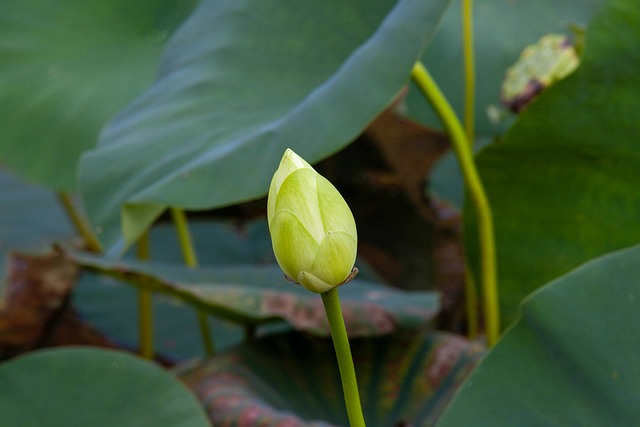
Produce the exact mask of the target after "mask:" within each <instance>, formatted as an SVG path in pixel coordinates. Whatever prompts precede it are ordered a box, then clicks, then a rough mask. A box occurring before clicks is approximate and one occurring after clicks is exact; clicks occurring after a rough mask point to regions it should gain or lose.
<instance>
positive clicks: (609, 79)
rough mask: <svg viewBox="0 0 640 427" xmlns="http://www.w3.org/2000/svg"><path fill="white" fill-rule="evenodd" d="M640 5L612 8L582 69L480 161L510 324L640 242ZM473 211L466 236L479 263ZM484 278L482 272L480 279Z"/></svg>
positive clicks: (590, 42) (532, 107)
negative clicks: (569, 277)
mask: <svg viewBox="0 0 640 427" xmlns="http://www.w3.org/2000/svg"><path fill="white" fill-rule="evenodd" d="M638 22H640V4H639V3H638V2H637V1H634V0H613V1H610V2H609V3H607V6H606V7H605V8H604V9H603V10H602V12H601V13H600V14H599V15H598V16H596V17H595V18H594V20H593V22H592V24H591V26H590V27H589V31H588V32H587V42H586V50H585V54H584V58H583V61H582V64H581V65H580V67H579V68H578V69H577V70H576V71H575V72H574V74H572V75H571V76H569V77H568V78H567V79H565V80H563V81H561V82H559V83H557V84H556V85H554V86H553V87H551V88H549V89H548V90H547V91H545V92H544V93H542V94H541V95H540V96H539V97H538V98H536V100H534V101H533V102H532V103H531V104H529V106H528V107H527V108H526V110H525V111H524V112H523V113H522V114H521V115H520V116H519V118H518V120H517V121H516V123H515V124H514V126H513V127H512V128H511V129H510V131H509V132H508V133H507V135H506V136H505V139H504V141H502V142H500V143H497V144H494V145H491V146H490V147H488V148H486V149H485V150H483V151H482V152H481V153H480V155H479V156H478V167H479V170H480V174H481V175H482V177H483V180H484V183H485V186H486V189H487V192H488V196H489V200H490V202H491V204H492V208H493V213H494V217H495V229H496V239H497V242H496V244H497V251H498V264H499V265H498V273H499V285H500V298H501V307H502V310H503V314H504V315H503V323H504V325H505V326H506V325H508V324H509V323H511V322H512V321H513V320H514V318H515V317H516V314H517V309H518V306H519V304H520V302H521V301H522V299H523V298H524V297H525V296H526V295H528V294H529V293H531V292H532V291H533V290H535V289H536V288H538V287H539V286H541V285H542V284H544V283H546V282H548V281H550V280H552V279H554V278H556V277H558V276H559V275H561V274H563V273H566V272H567V271H569V270H570V269H572V268H575V267H576V266H577V265H579V264H581V263H583V262H585V261H587V260H589V259H592V258H594V257H596V256H598V255H602V254H604V253H607V252H610V251H613V250H616V249H620V248H622V247H626V246H629V245H632V244H635V243H637V242H640V222H639V221H638V213H639V212H640V193H638V189H637V183H638V182H640V145H638V135H640V101H639V98H638V88H640V73H638V70H639V69H640V49H638V48H637V41H638V40H640V25H637V24H638ZM472 211H473V209H471V208H470V207H468V206H467V207H465V218H466V223H465V231H467V233H466V234H467V237H468V238H470V239H469V242H468V243H469V244H468V245H467V248H468V251H469V252H470V254H471V259H472V262H473V261H474V260H475V261H476V262H477V258H478V253H477V249H478V246H477V244H476V243H475V241H473V240H474V239H473V238H474V236H475V235H476V234H477V230H476V223H475V221H474V218H473V217H472V214H473V212H472ZM476 271H477V270H476Z"/></svg>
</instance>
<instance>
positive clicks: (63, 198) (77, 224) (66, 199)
mask: <svg viewBox="0 0 640 427" xmlns="http://www.w3.org/2000/svg"><path fill="white" fill-rule="evenodd" d="M58 200H59V201H60V204H61V205H62V207H63V208H64V210H65V212H66V213H67V216H68V217H69V219H70V220H71V223H72V224H73V226H74V228H75V229H76V231H77V232H78V233H79V234H80V235H81V236H82V238H83V239H84V241H85V244H86V245H87V249H88V250H89V251H91V252H96V253H100V252H102V246H101V245H100V242H99V241H98V239H97V238H96V236H95V235H94V234H93V232H92V231H91V227H89V224H87V222H86V220H85V219H84V217H83V216H82V215H80V212H78V210H77V209H76V206H75V204H74V203H73V200H72V199H71V196H70V195H69V194H68V193H58Z"/></svg>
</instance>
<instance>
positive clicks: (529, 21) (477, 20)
mask: <svg viewBox="0 0 640 427" xmlns="http://www.w3.org/2000/svg"><path fill="white" fill-rule="evenodd" d="M603 3H604V0H563V1H555V0H538V1H533V2H532V1H512V0H494V1H479V2H474V30H475V34H474V42H475V43H474V44H475V63H476V108H475V116H476V124H477V128H476V132H477V133H478V134H479V135H485V136H487V135H495V134H496V133H502V131H503V130H504V128H505V125H506V124H508V122H501V123H497V124H496V123H491V122H490V121H489V119H488V116H487V107H488V106H490V105H493V106H497V107H500V106H501V102H500V86H501V84H502V80H503V78H504V74H505V71H506V70H507V68H508V67H510V66H511V65H513V63H514V62H515V61H516V60H517V59H518V57H519V56H520V53H521V52H522V50H523V49H524V48H525V47H526V46H527V45H529V44H531V43H535V42H536V41H537V40H538V39H539V38H540V37H542V36H543V35H545V34H548V33H554V32H555V33H558V32H559V33H563V34H567V35H570V34H571V27H572V26H574V25H575V26H580V27H586V25H587V24H588V23H589V21H590V20H591V18H592V17H593V15H594V14H595V13H596V11H597V10H598V9H599V8H600V7H601V6H602V4H603ZM461 5H462V1H454V2H452V4H451V7H450V8H449V9H448V10H447V12H446V13H445V14H444V16H443V18H442V25H441V26H440V28H439V30H438V32H437V33H436V35H435V36H434V38H433V41H432V43H431V44H430V45H429V49H428V50H427V51H426V52H425V54H424V55H423V57H422V61H423V62H424V63H425V64H426V66H427V67H428V68H429V72H430V73H431V74H432V75H433V77H434V79H435V80H436V82H438V85H439V86H440V88H441V89H442V91H443V93H444V94H445V95H446V96H447V99H448V100H449V102H450V103H451V104H452V106H453V107H454V109H455V110H456V112H457V113H458V116H459V117H462V116H463V114H462V106H463V98H464V85H462V84H461V82H463V81H464V76H463V71H464V68H463V67H464V65H463V58H462V40H461V34H462V29H461V25H462V24H461V14H462V11H461ZM407 105H408V111H409V114H410V115H411V117H414V118H416V119H418V120H420V121H421V122H423V123H426V124H428V125H429V126H432V127H435V128H437V129H440V128H442V125H441V123H440V120H439V119H438V118H437V117H436V116H435V114H434V113H433V111H432V110H431V109H430V107H429V105H428V104H427V103H426V102H425V101H424V97H423V96H422V95H421V94H420V92H419V91H418V90H417V89H416V88H415V87H414V86H413V85H412V86H411V90H410V92H409V95H408V97H407Z"/></svg>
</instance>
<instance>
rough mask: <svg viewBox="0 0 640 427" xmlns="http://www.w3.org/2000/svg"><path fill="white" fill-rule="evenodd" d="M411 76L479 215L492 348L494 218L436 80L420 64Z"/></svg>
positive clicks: (496, 329)
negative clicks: (447, 142) (448, 141)
mask: <svg viewBox="0 0 640 427" xmlns="http://www.w3.org/2000/svg"><path fill="white" fill-rule="evenodd" d="M411 77H412V78H413V80H414V81H415V82H416V84H417V85H418V87H419V88H420V90H421V91H422V93H423V94H424V95H425V97H426V98H427V100H428V101H429V103H430V104H431V106H432V107H433V109H434V111H435V112H436V114H437V115H438V116H439V117H440V120H441V121H442V123H443V125H444V127H445V128H446V130H447V133H448V134H449V137H450V138H451V144H452V145H453V150H454V152H455V153H456V156H457V158H458V163H459V164H460V170H461V171H462V175H463V178H464V182H465V186H466V188H467V191H468V193H469V196H470V197H471V200H472V202H473V204H474V207H475V209H476V212H477V215H478V234H479V240H480V255H481V256H480V258H481V259H480V269H481V279H482V290H483V306H484V314H485V316H486V319H485V325H486V333H487V343H488V345H489V346H493V345H494V344H495V343H496V342H497V341H498V338H499V335H500V312H499V306H498V285H497V279H496V253H495V237H494V231H493V217H492V214H491V207H490V206H489V201H488V199H487V195H486V193H485V191H484V187H483V186H482V182H481V181H480V176H479V175H478V171H477V169H476V166H475V163H474V160H473V153H472V151H471V147H470V144H469V141H468V140H467V136H466V134H465V132H464V130H463V129H462V125H461V124H460V121H459V120H458V117H457V116H456V114H455V113H454V111H453V109H452V108H451V105H449V102H448V101H447V100H446V98H445V97H444V96H443V95H442V92H441V91H440V89H439V88H438V86H437V85H436V83H435V81H434V80H433V78H432V77H431V75H430V74H429V72H428V71H427V69H426V68H425V67H424V65H423V64H422V63H420V62H418V63H416V64H415V65H414V67H413V69H412V71H411Z"/></svg>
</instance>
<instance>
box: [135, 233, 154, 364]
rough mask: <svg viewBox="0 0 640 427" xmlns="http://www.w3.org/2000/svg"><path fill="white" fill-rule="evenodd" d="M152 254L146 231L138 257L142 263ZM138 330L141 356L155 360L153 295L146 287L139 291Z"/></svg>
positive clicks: (141, 240)
mask: <svg viewBox="0 0 640 427" xmlns="http://www.w3.org/2000/svg"><path fill="white" fill-rule="evenodd" d="M150 252H151V251H150V247H149V231H145V232H144V233H143V234H142V236H140V239H139V240H138V246H137V247H136V256H137V258H138V259H139V260H141V261H147V260H148V259H149V257H150ZM138 328H139V332H138V333H139V336H140V356H142V357H144V358H145V359H148V360H153V358H154V348H153V294H152V293H151V290H150V289H148V288H146V287H141V288H140V289H139V290H138Z"/></svg>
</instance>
